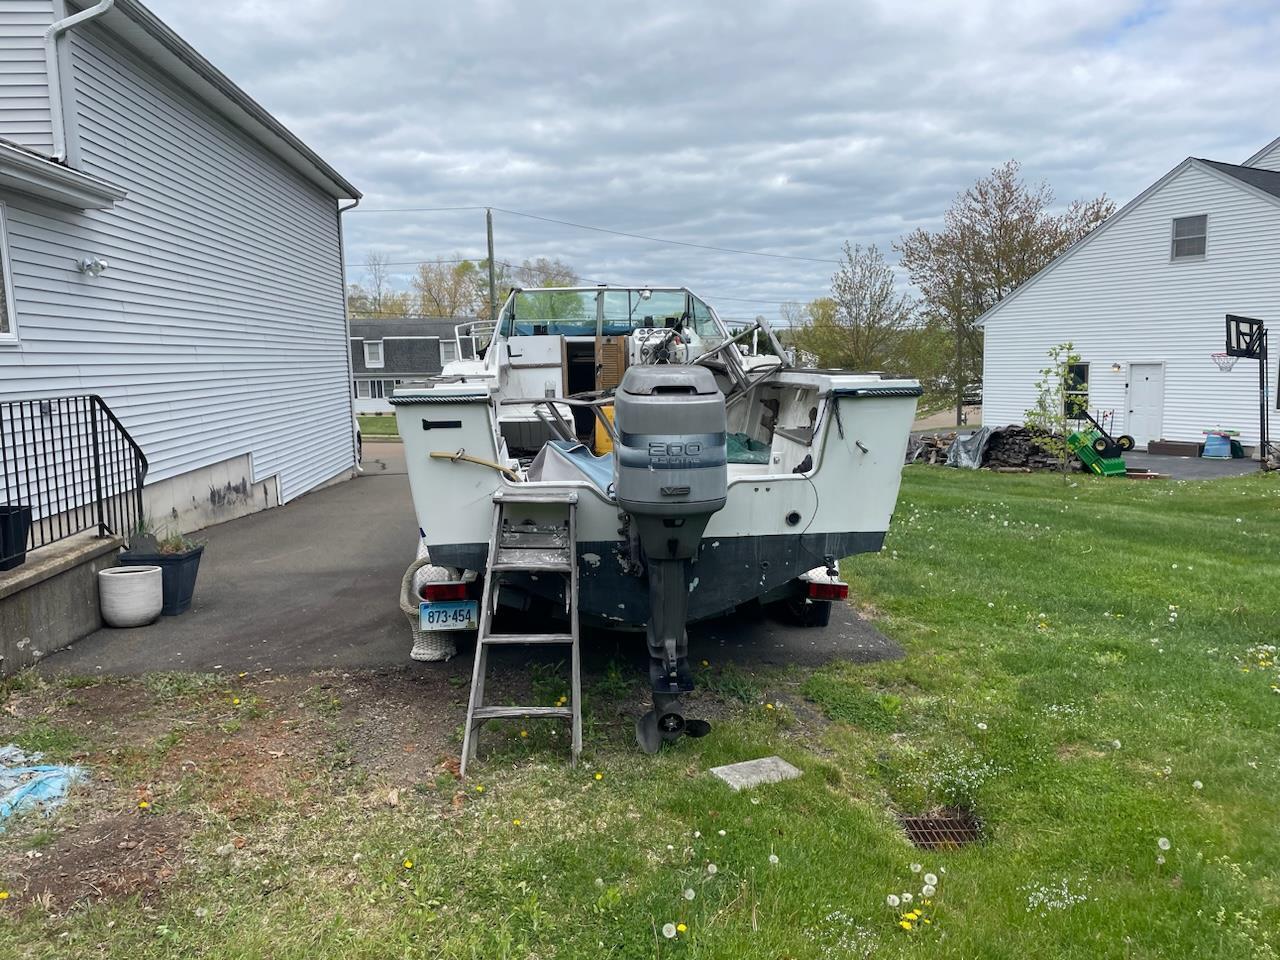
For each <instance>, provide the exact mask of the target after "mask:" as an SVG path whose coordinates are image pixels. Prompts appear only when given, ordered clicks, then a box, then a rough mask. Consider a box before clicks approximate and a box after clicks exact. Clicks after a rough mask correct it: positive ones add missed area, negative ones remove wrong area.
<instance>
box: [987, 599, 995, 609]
mask: <svg viewBox="0 0 1280 960" xmlns="http://www.w3.org/2000/svg"><path fill="white" fill-rule="evenodd" d="M987 606H988V607H992V608H994V607H995V604H994V603H992V602H991V601H990V600H988V601H987Z"/></svg>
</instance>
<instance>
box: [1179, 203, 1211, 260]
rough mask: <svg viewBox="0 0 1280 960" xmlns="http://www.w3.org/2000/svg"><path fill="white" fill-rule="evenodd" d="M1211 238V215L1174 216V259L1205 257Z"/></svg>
mask: <svg viewBox="0 0 1280 960" xmlns="http://www.w3.org/2000/svg"><path fill="white" fill-rule="evenodd" d="M1208 239H1209V216H1208V214H1204V213H1202V214H1200V215H1199V216H1195V217H1174V218H1173V256H1172V259H1174V260H1187V259H1196V258H1203V257H1204V252H1205V248H1206V245H1207V242H1208Z"/></svg>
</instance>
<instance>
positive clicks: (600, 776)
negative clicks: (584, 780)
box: [595, 770, 604, 780]
mask: <svg viewBox="0 0 1280 960" xmlns="http://www.w3.org/2000/svg"><path fill="white" fill-rule="evenodd" d="M595 777H596V779H597V780H603V779H604V774H603V773H601V772H600V771H599V770H597V771H596V774H595Z"/></svg>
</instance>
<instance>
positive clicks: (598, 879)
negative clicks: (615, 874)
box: [596, 877, 604, 887]
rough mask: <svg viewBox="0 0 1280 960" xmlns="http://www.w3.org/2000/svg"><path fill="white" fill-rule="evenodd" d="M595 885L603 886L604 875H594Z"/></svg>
mask: <svg viewBox="0 0 1280 960" xmlns="http://www.w3.org/2000/svg"><path fill="white" fill-rule="evenodd" d="M596 886H597V887H603V886H604V877H596Z"/></svg>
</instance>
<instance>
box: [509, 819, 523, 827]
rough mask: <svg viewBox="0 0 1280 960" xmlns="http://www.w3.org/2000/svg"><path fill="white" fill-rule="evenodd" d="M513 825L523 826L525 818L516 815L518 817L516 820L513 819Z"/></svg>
mask: <svg viewBox="0 0 1280 960" xmlns="http://www.w3.org/2000/svg"><path fill="white" fill-rule="evenodd" d="M511 825H512V826H513V827H523V826H524V821H523V820H521V819H520V818H519V817H516V819H514V820H512V821H511Z"/></svg>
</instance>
